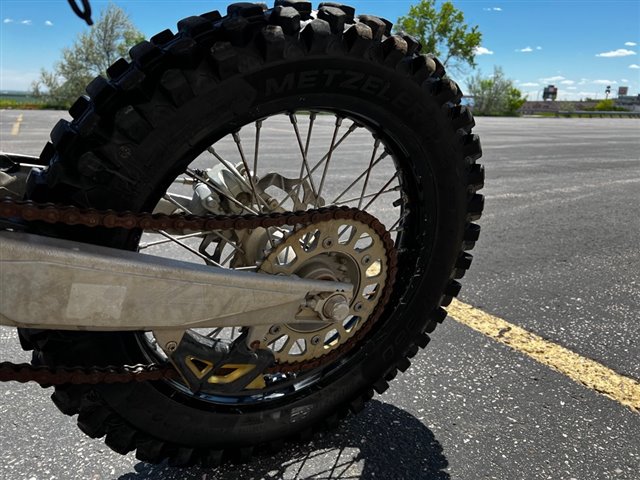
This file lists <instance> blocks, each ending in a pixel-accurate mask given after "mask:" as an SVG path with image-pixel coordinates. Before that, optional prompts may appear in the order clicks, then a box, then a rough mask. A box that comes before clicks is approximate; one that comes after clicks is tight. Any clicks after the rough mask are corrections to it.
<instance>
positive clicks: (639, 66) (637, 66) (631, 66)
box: [629, 63, 640, 70]
mask: <svg viewBox="0 0 640 480" xmlns="http://www.w3.org/2000/svg"><path fill="white" fill-rule="evenodd" d="M629 68H632V69H633V70H638V69H639V68H640V65H637V64H635V63H632V64H631V65H629Z"/></svg>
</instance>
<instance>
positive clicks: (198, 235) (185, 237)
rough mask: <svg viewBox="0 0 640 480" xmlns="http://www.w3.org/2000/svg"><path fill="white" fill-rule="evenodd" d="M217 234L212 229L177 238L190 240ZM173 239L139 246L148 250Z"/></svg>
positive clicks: (140, 248)
mask: <svg viewBox="0 0 640 480" xmlns="http://www.w3.org/2000/svg"><path fill="white" fill-rule="evenodd" d="M212 234H213V235H216V232H214V231H210V232H195V233H190V234H188V235H180V236H176V237H175V238H176V239H178V240H189V239H190V238H197V237H202V236H206V235H212ZM172 242H173V240H171V239H165V240H157V241H154V242H147V243H143V244H140V245H139V246H138V249H139V250H146V249H147V248H151V247H157V246H159V245H165V244H167V243H172Z"/></svg>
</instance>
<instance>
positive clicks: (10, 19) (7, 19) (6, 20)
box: [2, 18, 13, 23]
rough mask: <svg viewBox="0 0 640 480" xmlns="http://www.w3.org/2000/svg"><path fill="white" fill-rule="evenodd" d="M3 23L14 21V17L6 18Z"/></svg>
mask: <svg viewBox="0 0 640 480" xmlns="http://www.w3.org/2000/svg"><path fill="white" fill-rule="evenodd" d="M2 23H13V18H5V19H4V20H3V21H2Z"/></svg>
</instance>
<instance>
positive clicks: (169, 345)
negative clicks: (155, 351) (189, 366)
mask: <svg viewBox="0 0 640 480" xmlns="http://www.w3.org/2000/svg"><path fill="white" fill-rule="evenodd" d="M165 349H166V350H167V351H168V352H171V353H173V352H175V351H176V350H177V349H178V344H177V343H176V342H167V344H166V345H165Z"/></svg>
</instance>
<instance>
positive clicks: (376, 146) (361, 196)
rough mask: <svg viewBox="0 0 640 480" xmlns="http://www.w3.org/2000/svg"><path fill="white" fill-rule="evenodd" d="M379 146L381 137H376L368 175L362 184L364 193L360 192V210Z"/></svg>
mask: <svg viewBox="0 0 640 480" xmlns="http://www.w3.org/2000/svg"><path fill="white" fill-rule="evenodd" d="M378 148H380V139H379V138H376V141H375V143H374V144H373V153H372V154H371V160H369V168H367V176H366V177H365V179H364V185H363V186H362V193H361V194H360V201H359V202H358V210H360V208H361V207H362V202H363V201H364V195H365V193H366V192H367V186H368V185H369V178H370V177H371V170H373V162H374V161H375V159H376V155H377V154H378Z"/></svg>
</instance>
